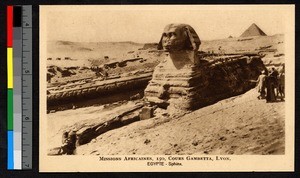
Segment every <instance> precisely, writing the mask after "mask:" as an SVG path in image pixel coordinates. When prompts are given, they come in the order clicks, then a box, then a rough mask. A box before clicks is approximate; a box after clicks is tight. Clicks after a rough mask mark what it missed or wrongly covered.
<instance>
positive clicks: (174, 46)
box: [161, 25, 188, 51]
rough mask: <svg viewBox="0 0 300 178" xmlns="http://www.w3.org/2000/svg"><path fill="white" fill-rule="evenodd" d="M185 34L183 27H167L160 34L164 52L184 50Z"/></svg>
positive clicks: (186, 37)
mask: <svg viewBox="0 0 300 178" xmlns="http://www.w3.org/2000/svg"><path fill="white" fill-rule="evenodd" d="M187 39H188V36H187V33H186V32H185V30H184V28H183V26H176V25H168V26H166V27H165V29H164V32H163V34H162V41H161V42H162V47H163V49H164V50H165V51H180V50H184V49H185V48H186V43H187Z"/></svg>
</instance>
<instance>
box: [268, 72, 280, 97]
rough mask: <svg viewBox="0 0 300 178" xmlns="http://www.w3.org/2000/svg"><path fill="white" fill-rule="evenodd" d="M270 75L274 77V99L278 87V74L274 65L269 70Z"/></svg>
mask: <svg viewBox="0 0 300 178" xmlns="http://www.w3.org/2000/svg"><path fill="white" fill-rule="evenodd" d="M270 75H271V76H272V77H274V78H273V80H274V81H273V82H274V92H275V90H276V95H275V99H276V96H278V93H279V88H278V75H279V73H278V71H277V70H276V69H275V67H272V70H271V73H270Z"/></svg>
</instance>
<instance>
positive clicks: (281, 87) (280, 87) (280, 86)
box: [278, 71, 285, 101]
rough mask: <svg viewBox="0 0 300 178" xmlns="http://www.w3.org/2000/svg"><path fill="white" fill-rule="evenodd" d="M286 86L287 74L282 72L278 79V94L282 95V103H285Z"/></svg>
mask: <svg viewBox="0 0 300 178" xmlns="http://www.w3.org/2000/svg"><path fill="white" fill-rule="evenodd" d="M284 85H285V74H284V71H281V72H280V74H279V77H278V93H279V94H280V97H281V101H283V100H284V97H285V93H284V88H285V87H284Z"/></svg>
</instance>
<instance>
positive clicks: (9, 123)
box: [7, 89, 14, 130]
mask: <svg viewBox="0 0 300 178" xmlns="http://www.w3.org/2000/svg"><path fill="white" fill-rule="evenodd" d="M13 101H14V96H13V89H8V90H7V130H13V127H14V122H13V120H14V109H13V108H14V105H13V104H14V103H13Z"/></svg>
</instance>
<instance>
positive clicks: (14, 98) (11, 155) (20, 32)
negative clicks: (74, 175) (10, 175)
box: [7, 6, 32, 170]
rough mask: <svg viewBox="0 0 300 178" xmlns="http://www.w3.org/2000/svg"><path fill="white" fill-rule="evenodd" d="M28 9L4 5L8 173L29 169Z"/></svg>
mask: <svg viewBox="0 0 300 178" xmlns="http://www.w3.org/2000/svg"><path fill="white" fill-rule="evenodd" d="M31 24H32V9H31V6H7V87H8V91H7V108H8V110H7V115H8V117H7V119H8V120H7V123H8V125H7V129H8V133H7V135H8V142H7V144H8V155H7V157H8V164H7V168H8V169H9V170H16V169H31V168H32V113H31V112H32V26H31Z"/></svg>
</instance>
